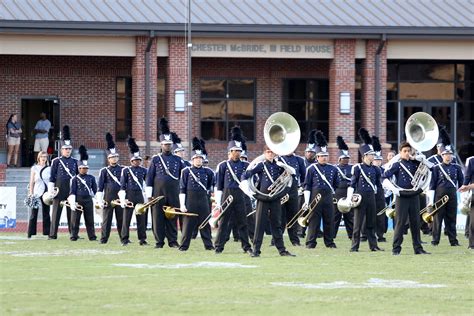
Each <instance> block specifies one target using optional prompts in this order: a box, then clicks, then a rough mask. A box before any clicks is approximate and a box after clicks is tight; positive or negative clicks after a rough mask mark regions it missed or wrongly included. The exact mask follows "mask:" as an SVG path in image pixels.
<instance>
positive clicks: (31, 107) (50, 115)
mask: <svg viewBox="0 0 474 316" xmlns="http://www.w3.org/2000/svg"><path fill="white" fill-rule="evenodd" d="M42 112H44V113H46V118H47V119H48V120H49V121H50V122H51V129H50V131H49V137H48V138H49V147H48V153H49V154H50V157H51V158H54V156H55V155H56V152H55V151H54V142H55V140H56V139H57V137H58V135H59V131H60V112H59V99H58V98H56V97H25V98H22V99H21V117H22V119H23V122H22V126H23V141H22V144H21V166H22V167H30V166H32V165H33V164H34V163H35V157H34V152H33V149H34V144H35V134H34V128H35V125H36V122H38V120H39V117H40V114H41V113H42Z"/></svg>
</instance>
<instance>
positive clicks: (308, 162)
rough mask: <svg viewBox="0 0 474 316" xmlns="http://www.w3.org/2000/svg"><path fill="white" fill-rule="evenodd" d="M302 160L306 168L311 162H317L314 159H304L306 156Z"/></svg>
mask: <svg viewBox="0 0 474 316" xmlns="http://www.w3.org/2000/svg"><path fill="white" fill-rule="evenodd" d="M303 160H304V167H305V168H306V169H308V167H309V166H311V165H312V164H313V163H317V162H318V161H317V160H316V159H315V160H311V161H310V160H308V159H306V157H304V158H303Z"/></svg>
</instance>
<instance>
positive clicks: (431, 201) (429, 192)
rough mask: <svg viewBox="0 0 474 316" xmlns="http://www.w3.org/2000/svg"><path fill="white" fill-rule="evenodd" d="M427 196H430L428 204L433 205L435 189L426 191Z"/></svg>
mask: <svg viewBox="0 0 474 316" xmlns="http://www.w3.org/2000/svg"><path fill="white" fill-rule="evenodd" d="M426 197H427V198H428V205H433V203H434V198H435V191H434V190H428V192H427V193H426Z"/></svg>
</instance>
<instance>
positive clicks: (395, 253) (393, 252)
mask: <svg viewBox="0 0 474 316" xmlns="http://www.w3.org/2000/svg"><path fill="white" fill-rule="evenodd" d="M399 255H400V251H396V250H394V251H392V256H399Z"/></svg>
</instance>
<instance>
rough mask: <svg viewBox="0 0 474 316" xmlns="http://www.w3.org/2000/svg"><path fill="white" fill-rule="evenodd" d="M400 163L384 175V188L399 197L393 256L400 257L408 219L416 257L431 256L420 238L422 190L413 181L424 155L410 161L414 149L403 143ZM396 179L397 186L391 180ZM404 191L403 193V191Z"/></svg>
mask: <svg viewBox="0 0 474 316" xmlns="http://www.w3.org/2000/svg"><path fill="white" fill-rule="evenodd" d="M399 149H400V158H401V160H400V161H396V162H394V163H393V164H392V165H391V167H390V168H389V169H387V170H385V172H384V173H383V178H385V180H384V187H385V188H386V189H389V190H390V191H392V192H393V194H394V195H397V196H398V197H397V199H396V202H395V212H396V215H395V218H396V223H395V230H394V236H393V248H392V254H393V255H394V256H397V255H400V252H401V250H402V243H403V232H404V230H405V223H406V222H407V219H408V220H409V224H410V231H411V236H412V241H413V249H414V251H415V254H416V255H420V254H430V253H429V252H426V251H425V250H424V249H423V247H422V245H421V237H420V215H419V213H420V198H419V194H420V193H421V189H418V190H416V191H414V190H413V185H412V184H411V181H412V179H413V175H414V174H415V173H416V170H417V168H418V166H419V164H420V161H423V160H424V159H425V158H424V156H423V155H417V156H416V160H413V159H410V158H411V157H410V154H411V152H412V147H411V145H410V144H409V143H408V142H405V141H403V142H402V143H401V144H400V146H399ZM392 176H394V177H395V181H394V182H395V184H396V186H395V185H393V183H391V182H390V180H389V179H390V178H391V177H392ZM400 189H402V190H403V191H401V190H400Z"/></svg>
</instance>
